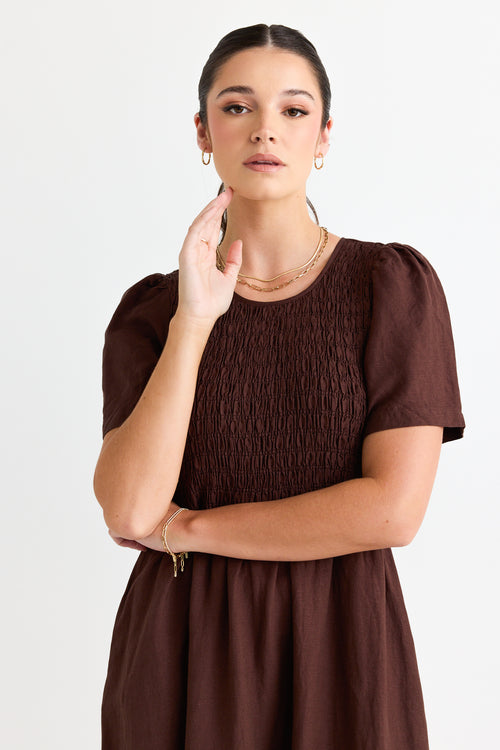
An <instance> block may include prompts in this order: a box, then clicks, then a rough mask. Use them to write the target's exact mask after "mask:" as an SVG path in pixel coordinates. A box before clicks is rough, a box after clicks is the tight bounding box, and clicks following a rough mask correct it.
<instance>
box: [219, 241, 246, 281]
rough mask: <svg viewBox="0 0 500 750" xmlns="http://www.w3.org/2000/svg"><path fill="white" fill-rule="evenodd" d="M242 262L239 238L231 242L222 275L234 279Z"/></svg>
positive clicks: (241, 243) (241, 244) (241, 245)
mask: <svg viewBox="0 0 500 750" xmlns="http://www.w3.org/2000/svg"><path fill="white" fill-rule="evenodd" d="M242 262H243V242H242V241H241V240H235V241H234V242H232V243H231V245H230V247H229V250H228V253H227V257H226V266H225V268H224V275H225V276H230V277H231V278H234V279H235V280H236V277H237V276H238V271H239V270H240V268H241V264H242Z"/></svg>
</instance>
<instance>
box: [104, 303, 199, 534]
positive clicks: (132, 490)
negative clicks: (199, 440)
mask: <svg viewBox="0 0 500 750" xmlns="http://www.w3.org/2000/svg"><path fill="white" fill-rule="evenodd" d="M212 327H213V323H212V324H208V323H207V324H201V323H198V322H195V321H193V320H191V319H190V318H188V317H185V316H183V315H180V314H179V313H176V314H175V315H174V316H173V318H172V319H171V321H170V326H169V331H168V337H167V341H166V343H165V346H164V349H163V352H162V354H161V356H160V358H159V360H158V363H157V365H156V367H155V369H154V370H153V373H152V375H151V377H150V379H149V381H148V383H147V385H146V387H145V389H144V391H143V393H142V395H141V397H140V399H139V401H138V402H137V404H136V406H135V408H134V410H133V411H132V413H131V414H130V416H129V417H128V418H127V419H126V420H125V422H123V424H122V425H121V426H120V427H118V428H115V429H113V430H110V431H109V432H108V433H107V434H106V435H105V437H104V442H103V445H102V449H101V453H100V455H99V459H98V462H97V466H96V470H95V474H94V492H95V495H96V497H97V500H98V502H99V503H100V505H101V506H102V509H103V512H104V519H105V522H106V524H107V526H108V527H109V529H110V530H111V531H113V532H115V533H116V534H117V535H118V536H120V537H124V538H126V539H137V538H138V537H142V536H147V535H148V534H149V533H150V532H151V530H152V529H154V528H155V527H156V525H157V524H158V522H159V520H160V519H161V518H163V517H164V516H165V515H166V514H167V511H168V508H169V504H170V500H171V498H172V497H173V495H174V492H175V488H176V486H177V482H178V479H179V474H180V469H181V464H182V458H183V454H184V448H185V444H186V437H187V431H188V427H189V420H190V418H191V411H192V408H193V401H194V394H195V388H196V381H197V377H198V369H199V365H200V361H201V357H202V354H203V351H204V349H205V346H206V343H207V340H208V337H209V336H210V332H211V330H212Z"/></svg>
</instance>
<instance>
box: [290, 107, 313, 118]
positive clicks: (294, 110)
mask: <svg viewBox="0 0 500 750" xmlns="http://www.w3.org/2000/svg"><path fill="white" fill-rule="evenodd" d="M286 112H299V113H300V116H302V115H308V114H309V112H306V111H305V109H298V107H289V108H288V109H287V110H286ZM290 117H291V118H292V120H298V119H299V118H298V116H297V115H296V114H295V115H290Z"/></svg>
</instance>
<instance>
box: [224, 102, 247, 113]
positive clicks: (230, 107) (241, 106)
mask: <svg viewBox="0 0 500 750" xmlns="http://www.w3.org/2000/svg"><path fill="white" fill-rule="evenodd" d="M232 109H247V107H244V106H243V104H228V105H227V107H223V111H224V112H230V111H231V110H232ZM235 114H240V113H239V112H235Z"/></svg>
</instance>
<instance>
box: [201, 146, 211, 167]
mask: <svg viewBox="0 0 500 750" xmlns="http://www.w3.org/2000/svg"><path fill="white" fill-rule="evenodd" d="M204 156H205V149H203V151H202V152H201V160H202V162H203V164H205V165H207V164H210V159H211V158H212V153H211V152H210V151H208V161H205V159H204Z"/></svg>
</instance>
